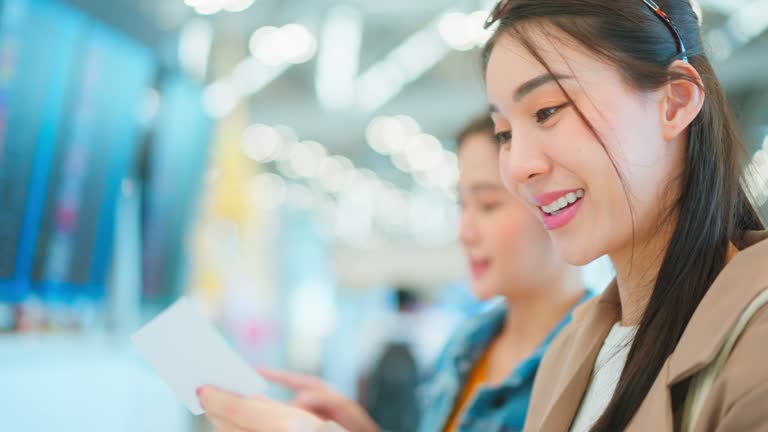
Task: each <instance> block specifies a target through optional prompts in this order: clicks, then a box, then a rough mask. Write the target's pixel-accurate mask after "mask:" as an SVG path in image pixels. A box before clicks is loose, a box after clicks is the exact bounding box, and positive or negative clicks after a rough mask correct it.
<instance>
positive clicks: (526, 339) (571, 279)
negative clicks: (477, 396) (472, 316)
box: [488, 267, 584, 384]
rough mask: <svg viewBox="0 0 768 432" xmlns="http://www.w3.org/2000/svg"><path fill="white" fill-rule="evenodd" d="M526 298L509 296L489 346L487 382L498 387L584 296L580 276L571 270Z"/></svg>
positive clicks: (577, 271) (574, 269)
mask: <svg viewBox="0 0 768 432" xmlns="http://www.w3.org/2000/svg"><path fill="white" fill-rule="evenodd" d="M529 292H533V293H534V294H531V295H526V296H508V297H506V298H507V304H508V312H507V316H506V320H505V321H504V326H503V327H502V329H501V331H500V332H499V334H498V336H497V337H496V338H495V339H494V341H493V342H492V344H491V346H490V347H489V349H490V351H489V355H490V359H489V362H488V365H489V366H488V381H489V383H490V384H499V383H501V382H503V381H504V379H506V377H507V376H508V375H509V373H510V372H511V371H512V370H513V369H514V367H515V366H516V365H517V364H518V363H519V362H520V361H521V360H523V359H524V358H525V357H527V356H528V355H530V354H531V353H532V352H533V351H534V350H535V349H536V348H537V347H538V346H539V345H540V344H541V343H542V341H543V340H544V338H546V337H547V335H549V333H550V332H551V331H552V330H553V329H554V327H555V326H556V325H557V323H558V322H560V321H561V320H562V319H563V317H564V316H565V314H566V313H567V312H568V310H569V309H570V308H571V307H573V305H574V304H576V302H578V301H579V300H580V299H581V298H582V297H583V296H584V287H583V285H582V283H581V273H580V270H579V269H578V268H575V267H574V268H570V269H568V270H567V271H565V272H564V273H563V275H562V276H561V277H560V278H559V280H556V281H555V282H554V283H552V282H549V283H547V284H544V285H542V286H540V287H537V288H535V289H530V290H529Z"/></svg>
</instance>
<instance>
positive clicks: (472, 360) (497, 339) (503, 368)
mask: <svg viewBox="0 0 768 432" xmlns="http://www.w3.org/2000/svg"><path fill="white" fill-rule="evenodd" d="M458 143H459V164H460V167H461V176H460V180H459V194H460V197H461V208H462V210H461V220H460V233H459V237H460V240H461V243H462V245H463V247H464V250H465V252H466V255H467V259H468V261H469V266H470V268H471V273H472V290H473V292H474V293H475V295H476V296H477V297H479V298H481V299H491V298H493V297H497V296H501V297H503V298H505V300H506V301H503V302H497V303H494V304H493V306H492V307H490V308H489V309H488V310H486V311H485V312H484V313H482V314H480V315H479V316H476V317H474V318H472V319H471V320H469V322H467V323H465V325H463V326H462V327H461V328H460V329H459V330H458V332H457V333H456V335H455V336H454V337H453V338H452V340H451V342H450V343H449V345H448V346H447V347H446V349H445V350H444V352H443V355H442V356H441V358H440V360H439V361H438V363H437V365H436V368H435V370H434V372H433V373H432V374H431V379H429V380H428V381H427V384H426V386H425V391H424V392H423V393H424V396H425V398H424V399H425V404H424V409H423V410H422V420H421V426H420V430H422V431H425V432H427V431H428V432H435V431H456V430H462V431H478V430H482V431H487V432H493V431H519V430H522V428H523V423H524V421H525V414H526V410H527V408H528V400H529V397H530V392H531V389H532V385H533V378H534V375H535V373H536V370H537V368H538V365H539V362H540V359H541V357H542V355H543V353H544V351H545V349H546V348H547V346H548V345H549V343H550V341H551V340H552V339H553V338H554V336H555V334H556V333H557V332H558V331H559V330H560V329H561V328H562V327H563V326H564V325H565V323H566V321H567V320H568V319H569V318H568V312H569V310H570V309H571V308H572V307H573V306H574V305H575V304H577V303H579V302H581V301H583V300H585V299H586V298H587V296H588V294H587V293H586V292H585V291H584V289H583V288H582V284H581V282H580V273H579V269H578V268H576V267H572V266H570V265H567V264H565V263H564V262H563V261H562V260H561V259H560V257H559V255H558V253H557V252H556V251H555V250H554V248H553V246H552V243H551V242H550V241H549V238H548V235H547V233H546V230H545V229H544V228H543V227H542V226H541V224H540V223H539V221H538V220H537V219H536V217H535V216H533V215H532V214H531V213H530V212H529V211H528V209H527V208H526V205H525V204H524V203H523V202H522V201H520V200H519V199H517V198H515V197H514V196H512V195H511V194H509V192H507V191H506V190H505V189H504V185H503V184H502V183H501V180H500V178H499V174H498V172H499V171H498V166H499V156H498V154H499V150H498V146H497V145H496V143H495V142H494V141H493V123H492V122H491V121H490V119H489V118H488V116H485V117H484V118H480V119H478V120H476V121H474V122H473V123H471V124H470V125H468V126H467V128H466V129H465V130H464V131H463V132H462V133H461V134H460V136H459V138H458ZM263 374H264V376H265V377H267V378H268V379H270V380H272V381H274V382H277V383H280V384H282V385H285V386H287V387H290V388H292V389H294V390H296V391H297V397H296V404H295V405H297V406H299V407H301V408H304V409H305V410H306V411H300V410H298V409H296V408H294V407H291V406H288V405H284V404H279V403H276V402H271V401H268V400H265V399H260V400H259V399H245V398H239V397H237V396H234V395H230V394H227V393H224V392H221V391H217V390H215V389H208V388H206V389H205V390H203V392H202V394H201V401H202V404H203V406H204V407H205V409H206V411H207V414H208V416H209V418H210V419H211V420H212V421H213V423H214V424H216V425H218V426H220V427H221V430H228V429H226V427H230V426H231V427H233V428H235V427H236V428H235V429H232V430H244V431H283V430H286V431H287V430H299V429H289V428H290V427H297V426H296V425H295V424H294V423H295V422H299V423H298V424H300V426H299V427H302V428H303V429H300V430H302V431H304V430H308V431H312V430H314V429H313V428H315V427H319V425H320V424H321V423H322V422H321V421H320V419H325V420H331V421H334V422H335V423H337V424H338V425H341V426H343V427H344V428H345V429H347V430H349V431H352V432H367V431H376V430H378V427H377V426H376V425H375V424H374V423H373V421H371V420H370V418H368V416H367V415H366V414H365V412H364V410H363V409H361V408H360V407H359V406H358V405H357V404H356V403H354V402H352V401H350V400H348V399H346V398H344V397H342V396H341V395H339V394H338V393H336V392H334V391H333V390H331V389H330V388H329V387H328V386H327V385H325V384H324V383H323V382H322V381H320V380H318V379H316V378H312V377H305V376H297V375H293V374H286V373H283V372H275V371H264V372H263ZM308 412H312V413H313V414H315V415H316V416H317V417H315V416H312V415H309V414H308ZM270 422H273V423H270ZM274 422H280V423H279V424H277V423H274ZM302 422H303V423H302ZM238 428H239V429H238Z"/></svg>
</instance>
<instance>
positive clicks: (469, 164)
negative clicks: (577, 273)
mask: <svg viewBox="0 0 768 432" xmlns="http://www.w3.org/2000/svg"><path fill="white" fill-rule="evenodd" d="M459 166H460V168H461V174H460V176H459V195H460V200H461V218H460V227H459V238H460V240H461V243H462V245H463V247H464V251H465V253H466V255H467V259H468V261H469V267H470V270H471V274H472V289H473V291H474V292H475V295H476V296H477V297H479V298H481V299H488V298H491V297H493V296H497V295H505V296H515V295H520V294H524V291H525V290H526V289H535V288H536V287H538V286H540V285H541V284H542V283H546V282H545V281H549V280H551V278H552V277H557V275H558V274H560V275H561V274H562V272H563V271H565V269H566V267H567V265H566V264H565V263H564V262H563V261H562V260H561V259H560V258H559V255H558V253H557V252H556V251H555V250H554V248H553V246H552V243H551V241H550V240H549V237H548V236H547V233H546V231H545V230H544V228H543V227H542V225H541V223H540V222H539V221H538V220H537V219H536V217H535V216H534V215H533V214H531V212H530V211H529V210H528V209H527V208H526V204H525V203H524V202H523V201H521V200H520V199H519V198H517V197H515V196H513V195H512V194H510V193H509V192H508V191H507V190H506V189H505V188H504V185H503V184H502V182H501V179H500V177H499V168H498V167H499V151H498V146H497V145H496V143H495V142H494V141H493V138H492V137H491V135H490V132H489V133H488V134H482V133H476V134H472V135H470V136H468V137H467V138H466V139H465V140H464V142H462V143H461V146H460V148H459Z"/></svg>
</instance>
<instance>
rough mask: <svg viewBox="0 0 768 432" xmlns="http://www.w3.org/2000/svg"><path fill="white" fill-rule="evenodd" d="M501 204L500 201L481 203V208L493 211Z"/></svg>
mask: <svg viewBox="0 0 768 432" xmlns="http://www.w3.org/2000/svg"><path fill="white" fill-rule="evenodd" d="M499 206H501V204H500V203H498V202H491V203H483V204H480V209H481V210H482V211H484V212H492V211H494V210H496V209H497V208H499Z"/></svg>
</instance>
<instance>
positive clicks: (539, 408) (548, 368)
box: [525, 231, 768, 432]
mask: <svg viewBox="0 0 768 432" xmlns="http://www.w3.org/2000/svg"><path fill="white" fill-rule="evenodd" d="M739 246H741V247H743V249H742V250H741V252H739V253H738V254H737V255H736V256H735V257H734V258H733V259H732V260H731V261H730V262H729V263H728V265H727V266H726V267H725V269H724V270H723V271H722V272H721V273H720V275H719V276H718V277H717V279H716V280H715V282H714V283H713V284H712V286H711V287H710V289H709V291H708V292H707V294H706V295H705V297H704V299H703V300H702V301H701V304H700V305H699V307H698V308H697V309H696V312H695V313H694V314H693V317H692V318H691V321H690V322H689V323H688V327H687V328H686V329H685V332H684V333H683V336H682V338H681V339H680V342H679V343H678V345H677V348H676V349H675V351H674V352H673V353H672V354H671V355H670V356H669V358H668V359H667V361H666V363H665V364H664V366H663V367H662V369H661V372H660V373H659V374H658V376H657V377H656V381H655V382H654V384H653V386H652V387H651V390H650V391H649V393H648V395H647V397H646V398H645V401H644V402H643V403H642V405H641V406H640V408H639V409H638V411H637V413H636V414H635V416H634V418H633V420H632V422H631V423H630V424H629V426H628V428H627V430H629V431H651V432H666V431H672V430H673V426H672V418H673V413H672V407H671V398H670V388H671V386H672V385H673V384H675V383H678V382H681V381H682V380H684V379H686V378H688V377H691V376H692V375H693V374H695V373H697V372H698V371H700V370H702V369H703V368H704V367H705V366H706V365H707V364H708V363H709V362H711V361H712V360H713V359H714V358H715V356H716V355H717V353H718V352H719V350H720V348H721V347H722V345H723V344H724V342H725V340H726V339H727V337H728V334H729V331H730V330H731V328H732V327H733V326H734V324H735V323H736V321H737V320H738V318H739V315H740V313H741V312H742V311H743V310H744V309H745V308H746V306H747V305H748V304H749V303H750V301H751V300H753V299H754V298H755V297H756V296H757V295H758V294H759V293H760V292H761V291H763V290H764V289H766V288H768V231H763V232H753V233H750V234H748V235H747V238H746V241H745V242H744V244H742V245H739ZM620 313H621V311H620V305H619V295H618V289H617V287H616V284H615V282H614V283H612V284H611V285H610V286H609V287H608V288H607V289H606V291H605V292H604V293H603V294H602V295H601V296H600V297H597V298H594V299H592V300H591V301H589V302H587V303H585V304H583V305H582V306H580V307H579V308H578V309H576V310H575V311H574V318H573V321H572V322H571V324H570V325H568V326H567V327H566V328H565V329H563V331H562V332H561V333H560V334H559V335H558V337H557V339H555V341H554V342H553V343H552V345H551V346H550V348H549V351H548V352H547V354H546V355H545V356H544V359H543V360H542V363H541V366H540V368H539V371H538V375H537V377H536V382H535V383H534V387H533V394H532V397H531V404H530V406H529V408H528V417H527V423H526V426H525V432H534V431H542V432H564V431H568V429H569V428H570V424H571V422H572V421H573V419H574V417H575V416H576V412H577V410H578V408H579V404H580V402H581V398H582V396H583V395H584V393H585V392H586V389H587V386H588V385H589V382H590V378H591V373H592V368H593V366H594V363H595V359H596V357H597V354H598V352H599V351H600V348H601V346H602V343H603V340H604V339H605V337H606V335H607V334H608V332H609V331H610V329H611V327H612V326H613V324H614V323H615V322H616V321H618V319H619V316H620ZM695 431H696V432H703V431H723V432H724V431H749V432H752V431H768V307H764V308H762V309H761V310H759V311H758V312H757V313H756V314H755V316H754V318H753V319H752V320H751V321H750V323H749V325H748V327H747V328H746V329H745V330H744V332H743V333H742V336H741V338H740V339H739V341H738V342H737V344H736V346H735V347H734V349H733V351H732V353H731V356H730V357H729V360H728V362H727V364H726V365H725V367H724V368H723V369H722V371H721V373H720V375H719V376H718V378H717V380H716V381H715V383H714V385H713V387H712V390H711V392H710V393H709V397H708V398H707V399H706V402H705V404H704V407H703V409H702V411H701V416H700V417H699V421H698V422H697V426H696V428H695Z"/></svg>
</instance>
